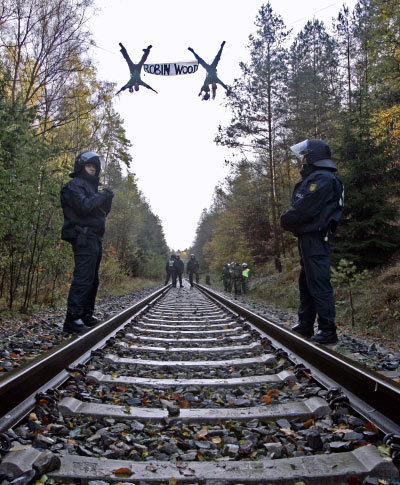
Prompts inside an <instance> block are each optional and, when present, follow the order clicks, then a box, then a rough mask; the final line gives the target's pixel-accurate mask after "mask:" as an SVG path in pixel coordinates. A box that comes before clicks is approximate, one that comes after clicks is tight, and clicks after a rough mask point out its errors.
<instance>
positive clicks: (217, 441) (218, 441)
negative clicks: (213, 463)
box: [211, 436, 222, 445]
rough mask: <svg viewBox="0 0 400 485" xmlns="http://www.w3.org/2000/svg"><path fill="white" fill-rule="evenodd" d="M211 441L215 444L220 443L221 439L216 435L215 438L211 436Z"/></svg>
mask: <svg viewBox="0 0 400 485" xmlns="http://www.w3.org/2000/svg"><path fill="white" fill-rule="evenodd" d="M211 441H212V442H213V443H215V444H216V445H219V444H220V443H222V439H221V438H220V437H219V436H216V437H215V438H213V439H212V440H211Z"/></svg>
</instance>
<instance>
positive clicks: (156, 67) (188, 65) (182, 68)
mask: <svg viewBox="0 0 400 485" xmlns="http://www.w3.org/2000/svg"><path fill="white" fill-rule="evenodd" d="M198 68H199V63H198V62H197V61H194V62H169V63H167V64H144V66H143V69H144V72H145V73H146V74H156V75H157V76H180V75H182V74H193V73H195V72H196V71H197V69H198Z"/></svg>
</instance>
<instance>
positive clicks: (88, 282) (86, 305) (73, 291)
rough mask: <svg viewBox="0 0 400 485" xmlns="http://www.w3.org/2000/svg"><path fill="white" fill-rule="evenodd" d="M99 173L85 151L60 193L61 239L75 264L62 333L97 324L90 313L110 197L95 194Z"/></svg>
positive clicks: (94, 155)
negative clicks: (70, 251)
mask: <svg viewBox="0 0 400 485" xmlns="http://www.w3.org/2000/svg"><path fill="white" fill-rule="evenodd" d="M100 171H101V157H100V156H99V155H98V154H97V153H95V152H92V151H85V152H83V153H81V154H80V155H78V156H77V157H76V159H75V165H74V171H73V172H72V173H71V174H70V177H72V180H70V181H69V182H68V183H67V184H66V185H64V187H63V188H62V189H61V194H60V199H61V207H62V209H63V213H64V225H63V227H62V231H61V237H62V239H64V240H65V241H68V242H70V243H71V245H72V250H73V252H74V260H75V268H74V275H73V279H72V283H71V287H70V290H69V293H68V299H67V315H66V318H65V322H64V331H66V332H78V333H79V332H83V331H85V330H87V328H88V327H92V326H94V325H96V323H98V320H97V318H96V317H94V316H93V311H94V305H95V300H96V295H97V288H98V285H99V266H100V261H101V257H102V240H103V235H104V230H105V224H106V217H107V214H108V213H109V212H110V210H111V203H112V198H113V196H114V194H113V192H112V190H111V189H108V188H104V189H103V190H102V191H100V192H99V191H98V187H99V175H100Z"/></svg>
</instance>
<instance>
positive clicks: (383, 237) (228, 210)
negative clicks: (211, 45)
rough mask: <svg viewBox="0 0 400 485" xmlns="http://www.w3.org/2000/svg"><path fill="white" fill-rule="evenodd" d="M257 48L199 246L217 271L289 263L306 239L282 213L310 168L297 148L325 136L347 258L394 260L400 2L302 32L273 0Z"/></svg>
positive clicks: (240, 90)
mask: <svg viewBox="0 0 400 485" xmlns="http://www.w3.org/2000/svg"><path fill="white" fill-rule="evenodd" d="M248 49H249V54H250V55H249V61H248V62H242V63H241V64H240V68H241V75H240V77H239V78H238V79H236V80H235V82H234V87H233V90H232V95H231V96H230V97H229V98H227V100H226V106H227V108H228V109H230V111H231V121H230V123H229V124H228V125H227V126H220V127H219V129H218V133H217V134H216V138H215V142H216V143H217V144H219V145H222V146H226V147H229V148H230V149H231V153H232V156H231V157H230V160H228V161H227V163H229V164H230V165H231V172H230V174H229V176H228V177H227V178H226V179H225V180H224V181H223V183H221V184H220V185H219V186H217V187H216V189H215V193H214V198H213V202H212V204H211V206H210V207H209V208H208V209H205V210H204V211H203V213H202V215H201V217H200V220H199V222H198V226H197V231H196V237H195V240H194V243H193V247H192V248H191V252H194V253H196V254H197V255H198V257H199V260H200V262H201V264H202V266H203V268H204V269H207V270H209V269H211V270H218V271H220V269H221V268H222V265H223V264H224V263H226V262H229V261H231V260H234V261H246V262H247V263H250V264H253V265H256V266H257V265H259V266H260V267H261V266H262V265H263V264H265V263H266V262H268V261H273V262H274V263H275V267H276V269H277V270H278V271H280V270H281V267H282V260H283V259H284V258H286V257H288V256H292V255H293V254H294V253H293V248H294V242H295V239H294V237H293V236H292V235H291V234H288V233H285V232H282V230H281V228H280V225H279V215H280V213H281V212H282V211H283V210H284V209H286V208H287V207H288V206H289V204H290V197H291V193H292V190H293V187H294V184H295V183H296V182H297V181H298V180H299V178H300V177H299V168H301V167H300V162H298V161H297V160H294V159H293V156H292V155H291V153H290V150H289V147H290V146H291V145H293V144H295V143H298V142H300V141H302V140H304V139H305V138H320V139H323V140H325V141H327V142H328V143H329V145H330V146H331V149H332V154H333V160H334V161H335V163H336V164H337V166H338V170H339V177H340V178H341V180H342V181H343V183H344V187H345V210H344V217H343V220H342V222H341V225H340V226H339V230H338V231H337V233H336V235H335V239H336V241H335V244H334V245H333V249H334V258H335V260H336V261H338V260H340V259H342V258H346V259H347V260H350V261H353V262H354V263H355V264H356V265H357V267H359V268H369V267H374V266H375V265H378V264H382V263H384V262H386V261H388V259H389V258H390V257H391V256H392V254H393V253H394V251H396V249H398V248H399V244H400V228H399V209H398V207H399V196H400V186H399V180H400V163H399V162H400V9H399V8H398V1H397V0H359V1H358V3H357V4H356V6H355V8H354V9H353V10H352V11H350V9H349V8H348V7H346V6H345V5H343V7H342V8H341V9H340V11H339V13H338V15H337V17H336V18H334V19H332V26H330V27H329V28H328V27H327V26H325V25H324V23H323V22H321V21H319V20H318V19H316V18H314V19H313V20H309V21H308V22H307V23H306V24H305V25H304V27H303V29H302V30H301V31H300V32H299V33H298V34H297V35H295V36H294V35H293V34H292V32H291V31H290V30H289V29H288V28H287V27H286V26H285V24H284V22H283V20H282V18H281V17H280V16H279V15H277V14H276V13H274V11H273V9H272V7H271V4H270V3H269V2H268V3H266V4H265V5H263V6H262V7H261V8H260V10H259V12H258V15H257V17H256V20H255V33H254V34H252V35H250V36H249V43H248Z"/></svg>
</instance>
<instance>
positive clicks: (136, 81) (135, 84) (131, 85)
mask: <svg viewBox="0 0 400 485" xmlns="http://www.w3.org/2000/svg"><path fill="white" fill-rule="evenodd" d="M119 45H120V46H121V54H122V55H123V56H124V59H125V60H126V62H127V63H128V66H129V72H130V75H131V77H130V79H129V81H128V82H127V83H126V84H125V86H122V88H121V89H120V90H119V91H118V93H117V94H119V93H120V92H121V91H124V90H125V89H129V92H130V93H133V89H135V91H139V86H144V87H145V88H147V89H151V90H152V91H154V92H155V93H157V91H156V90H155V89H153V88H152V87H151V86H149V85H148V84H146V83H145V82H144V81H142V79H141V77H140V71H141V70H142V67H143V64H144V63H145V62H146V59H147V57H148V56H149V53H150V49H151V48H152V47H153V46H151V45H149V46H147V47H146V49H143V55H142V58H141V60H140V62H139V64H134V63H133V62H132V60H131V58H130V57H129V54H128V52H127V50H126V49H125V47H124V46H123V45H122V44H121V42H120V43H119Z"/></svg>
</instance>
